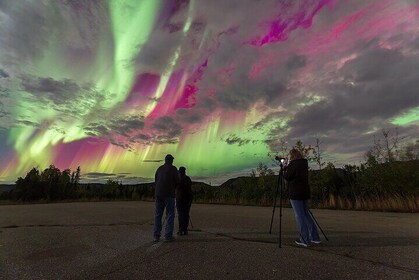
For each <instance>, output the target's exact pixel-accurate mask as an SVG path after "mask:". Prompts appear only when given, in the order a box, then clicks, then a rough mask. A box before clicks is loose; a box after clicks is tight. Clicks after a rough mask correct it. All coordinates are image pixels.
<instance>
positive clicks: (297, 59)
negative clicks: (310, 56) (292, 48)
mask: <svg viewBox="0 0 419 280" xmlns="http://www.w3.org/2000/svg"><path fill="white" fill-rule="evenodd" d="M306 64H307V57H305V56H304V55H293V56H291V57H290V58H289V59H288V61H287V63H286V65H285V67H286V68H287V69H289V70H295V69H298V68H302V67H304V66H306Z"/></svg>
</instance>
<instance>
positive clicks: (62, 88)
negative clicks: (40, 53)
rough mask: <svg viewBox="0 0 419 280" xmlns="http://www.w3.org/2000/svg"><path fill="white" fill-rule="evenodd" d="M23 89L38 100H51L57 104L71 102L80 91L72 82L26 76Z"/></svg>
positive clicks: (23, 79)
mask: <svg viewBox="0 0 419 280" xmlns="http://www.w3.org/2000/svg"><path fill="white" fill-rule="evenodd" d="M22 86H23V89H24V90H25V91H27V92H29V93H31V94H33V95H34V96H36V97H38V98H42V99H45V100H51V101H53V102H54V103H55V104H62V103H66V102H68V100H71V99H72V98H74V97H75V96H77V94H78V93H79V91H80V87H79V85H78V84H77V83H76V82H74V81H72V80H70V79H64V80H61V81H57V80H54V79H52V78H50V77H48V78H39V77H33V76H24V77H23V78H22Z"/></svg>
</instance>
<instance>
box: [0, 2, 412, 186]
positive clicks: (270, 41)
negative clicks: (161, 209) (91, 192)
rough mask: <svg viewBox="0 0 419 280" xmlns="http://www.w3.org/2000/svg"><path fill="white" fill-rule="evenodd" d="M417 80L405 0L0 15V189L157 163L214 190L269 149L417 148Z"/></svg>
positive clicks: (36, 7)
mask: <svg viewBox="0 0 419 280" xmlns="http://www.w3.org/2000/svg"><path fill="white" fill-rule="evenodd" d="M418 77H419V2H418V1H413V0H394V1H392V0H368V1H364V0H343V1H337V0H318V1H314V0H299V1H289V0H262V1H253V0H228V1H222V0H214V1H206V0H109V1H105V0H103V1H93V0H92V1H81V0H78V1H76V0H74V1H72V0H61V1H58V0H57V1H55V0H47V1H41V0H39V1H37V0H32V1H31V0H26V1H25V0H22V1H13V0H7V1H1V2H0V154H1V155H0V183H1V182H14V181H15V180H16V178H17V177H18V176H24V175H25V174H26V172H28V170H30V169H31V168H32V167H39V168H41V169H43V168H45V167H47V166H48V165H50V164H54V165H56V166H57V167H58V168H60V169H65V168H71V169H72V170H74V169H76V168H77V166H80V167H81V169H82V172H83V174H85V175H86V174H90V173H92V174H93V173H95V174H101V173H102V174H104V175H109V174H111V175H112V176H117V177H118V176H119V178H121V179H123V180H126V181H127V182H138V181H141V180H147V178H151V177H153V175H154V172H155V170H156V168H157V167H158V165H159V164H160V163H158V162H154V161H153V160H158V159H163V158H164V155H165V154H167V153H171V154H173V155H174V157H175V165H176V166H178V167H179V166H181V165H183V166H186V167H187V170H188V173H189V174H190V175H191V176H192V177H194V178H195V179H203V180H206V181H211V180H213V181H217V179H216V178H224V179H225V178H228V177H232V176H237V175H238V174H249V170H250V169H251V168H255V166H257V164H258V163H259V162H263V163H268V164H270V159H269V157H268V156H267V155H268V153H271V152H273V153H275V152H278V151H279V149H280V146H279V142H280V141H279V140H280V139H285V140H286V141H288V143H289V144H290V145H291V144H293V143H295V141H296V140H298V139H301V140H302V141H303V142H304V143H306V144H313V143H314V139H315V138H316V137H318V138H320V139H321V140H322V145H323V146H322V148H323V149H324V152H325V154H327V157H328V159H330V160H331V161H333V162H334V163H335V164H336V165H343V164H345V163H358V162H359V161H361V160H362V158H363V155H364V153H365V151H366V150H367V149H368V147H369V146H370V145H371V143H372V139H373V135H374V134H379V133H380V131H381V129H383V128H397V129H398V131H399V133H400V135H401V136H404V137H406V139H412V140H415V139H417V138H418V131H419V130H418V125H419V115H418V112H419V98H418V96H419V92H418V89H419V78H418ZM118 174H119V175H118ZM104 177H106V176H104ZM85 179H88V176H87V177H85Z"/></svg>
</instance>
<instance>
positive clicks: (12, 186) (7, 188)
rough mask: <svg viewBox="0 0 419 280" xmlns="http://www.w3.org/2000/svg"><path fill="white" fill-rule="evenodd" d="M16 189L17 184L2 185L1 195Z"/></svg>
mask: <svg viewBox="0 0 419 280" xmlns="http://www.w3.org/2000/svg"><path fill="white" fill-rule="evenodd" d="M15 188H16V185H15V184H8V185H0V193H3V192H8V191H11V190H14V189H15Z"/></svg>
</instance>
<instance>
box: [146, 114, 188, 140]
mask: <svg viewBox="0 0 419 280" xmlns="http://www.w3.org/2000/svg"><path fill="white" fill-rule="evenodd" d="M150 128H151V129H152V137H151V142H153V143H156V144H165V143H169V144H174V143H177V142H178V141H179V138H178V137H179V135H180V134H181V132H182V127H181V126H180V125H179V124H178V123H177V122H176V121H175V120H174V119H173V118H172V117H169V116H163V117H160V118H158V119H157V120H156V121H155V122H154V123H153V124H152V125H151V126H150Z"/></svg>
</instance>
